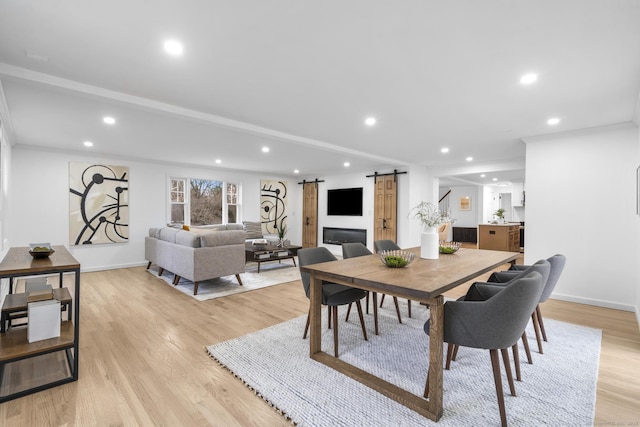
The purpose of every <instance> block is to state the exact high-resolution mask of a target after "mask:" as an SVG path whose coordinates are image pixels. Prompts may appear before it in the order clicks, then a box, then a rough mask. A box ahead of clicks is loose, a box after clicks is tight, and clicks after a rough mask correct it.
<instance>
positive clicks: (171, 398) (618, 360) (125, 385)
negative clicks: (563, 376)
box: [0, 267, 640, 426]
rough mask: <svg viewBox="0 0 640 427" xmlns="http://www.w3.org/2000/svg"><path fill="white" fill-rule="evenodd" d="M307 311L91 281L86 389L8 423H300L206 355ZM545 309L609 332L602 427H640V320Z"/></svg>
mask: <svg viewBox="0 0 640 427" xmlns="http://www.w3.org/2000/svg"><path fill="white" fill-rule="evenodd" d="M484 277H486V276H484ZM465 289H466V287H465V286H462V287H460V288H458V289H456V290H454V291H452V293H450V294H449V296H456V295H459V294H462V293H463V292H464V291H465ZM307 309H308V300H307V298H306V297H305V295H304V292H303V291H302V285H301V284H300V282H291V283H288V284H283V285H278V286H273V287H270V288H266V289H262V290H256V291H252V292H247V293H244V294H239V295H234V296H230V297H225V298H221V299H216V300H210V301H206V302H198V301H196V300H194V299H192V298H191V297H189V296H186V295H183V294H182V293H180V292H178V291H176V290H174V289H171V288H170V287H169V286H166V285H164V284H162V283H159V281H158V279H156V278H154V277H152V276H151V275H150V274H149V273H147V272H145V270H144V268H142V267H139V268H131V269H122V270H111V271H103V272H95V273H84V274H82V285H81V323H80V339H81V341H80V359H79V364H80V373H79V381H77V382H74V383H71V384H66V385H63V386H60V387H56V388H53V389H50V390H46V391H43V392H40V393H37V394H34V395H30V396H26V397H23V398H20V399H16V400H13V401H9V402H5V403H2V404H0V425H2V426H43V425H81V426H85V425H88V426H92V425H99V426H103V425H136V426H137V425H142V426H152V425H153V426H156V425H158V426H161V425H165V426H179V425H185V426H186V425H188V426H196V425H216V426H286V425H290V423H289V422H288V421H287V420H286V419H284V418H283V417H282V416H281V415H279V414H278V413H277V412H276V411H275V410H274V409H273V408H271V407H270V406H268V405H267V404H266V403H265V402H263V401H262V400H261V399H260V398H258V397H256V396H255V395H254V393H253V392H252V391H250V390H249V389H248V388H247V387H245V386H244V385H243V384H242V383H241V382H240V381H239V380H238V379H237V378H234V377H233V376H232V375H231V374H229V372H227V371H226V370H225V369H223V368H221V367H220V366H218V365H217V363H216V362H215V361H214V360H212V359H211V358H209V356H208V355H207V353H206V351H205V346H206V345H209V344H213V343H216V342H220V341H224V340H228V339H231V338H234V337H238V336H241V335H244V334H247V333H249V332H252V331H256V330H260V329H262V328H265V327H267V326H271V325H274V324H277V323H279V322H283V321H286V320H289V319H292V318H294V317H297V316H301V315H304V314H306V312H307ZM542 311H543V314H544V315H545V316H546V317H549V318H554V319H559V320H563V321H567V322H572V323H577V324H581V325H585V326H590V327H596V328H601V329H602V330H603V341H602V351H601V360H600V369H599V380H598V390H597V402H596V423H595V424H596V425H638V421H640V409H639V408H640V333H639V331H638V325H637V323H636V321H635V317H634V315H633V314H632V313H628V312H621V311H616V310H609V309H603V308H597V307H592V306H586V305H579V304H572V303H567V302H562V301H551V300H550V301H548V302H546V303H545V304H544V305H543V306H542ZM549 339H550V340H553V336H552V334H550V336H549ZM534 357H536V354H535V353H534ZM540 357H544V356H540ZM567 357H571V354H567ZM9 373H10V369H8V370H7V372H6V373H5V375H7V374H9ZM445 410H446V408H445ZM390 423H391V424H392V420H390Z"/></svg>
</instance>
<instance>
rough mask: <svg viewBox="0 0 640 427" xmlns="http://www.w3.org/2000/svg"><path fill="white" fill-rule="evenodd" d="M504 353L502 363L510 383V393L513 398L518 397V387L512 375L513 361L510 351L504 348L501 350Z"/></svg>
mask: <svg viewBox="0 0 640 427" xmlns="http://www.w3.org/2000/svg"><path fill="white" fill-rule="evenodd" d="M500 352H501V353H502V362H503V363H504V370H505V371H506V372H507V380H508V381H509V391H510V392H511V396H515V395H516V386H515V384H514V383H513V374H512V373H511V361H510V360H509V350H508V349H506V348H503V349H501V350H500Z"/></svg>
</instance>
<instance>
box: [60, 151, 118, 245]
mask: <svg viewBox="0 0 640 427" xmlns="http://www.w3.org/2000/svg"><path fill="white" fill-rule="evenodd" d="M69 192H70V194H69V244H71V245H91V244H99V243H124V242H127V241H128V240H129V168H127V167H126V166H113V165H103V164H92V163H80V162H69Z"/></svg>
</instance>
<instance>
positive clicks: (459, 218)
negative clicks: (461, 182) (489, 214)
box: [449, 185, 483, 227]
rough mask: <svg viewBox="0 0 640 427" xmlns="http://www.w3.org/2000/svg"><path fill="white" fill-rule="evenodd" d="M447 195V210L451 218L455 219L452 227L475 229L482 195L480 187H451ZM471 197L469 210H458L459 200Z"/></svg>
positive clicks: (481, 204)
mask: <svg viewBox="0 0 640 427" xmlns="http://www.w3.org/2000/svg"><path fill="white" fill-rule="evenodd" d="M450 190H451V194H449V208H450V209H451V217H452V218H455V219H456V222H455V224H453V226H454V227H477V226H478V222H479V218H481V215H482V214H481V212H482V206H483V200H482V199H483V195H482V187H479V186H476V185H469V186H459V187H458V186H456V187H451V188H450ZM467 196H468V197H471V210H470V211H461V210H460V203H459V202H460V198H461V197H467Z"/></svg>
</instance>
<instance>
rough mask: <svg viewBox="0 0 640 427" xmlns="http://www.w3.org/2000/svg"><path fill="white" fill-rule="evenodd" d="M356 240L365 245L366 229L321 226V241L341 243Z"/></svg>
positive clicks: (333, 243)
mask: <svg viewBox="0 0 640 427" xmlns="http://www.w3.org/2000/svg"><path fill="white" fill-rule="evenodd" d="M357 242H360V243H362V244H363V245H365V246H366V245H367V230H365V229H363V228H334V227H322V243H328V244H331V245H341V244H343V243H357Z"/></svg>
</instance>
